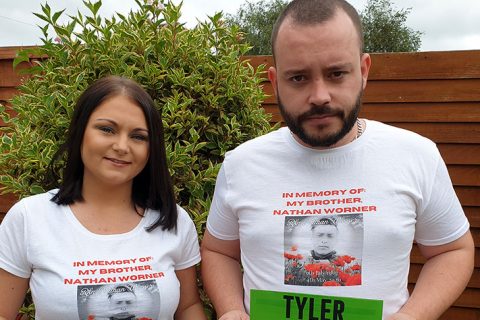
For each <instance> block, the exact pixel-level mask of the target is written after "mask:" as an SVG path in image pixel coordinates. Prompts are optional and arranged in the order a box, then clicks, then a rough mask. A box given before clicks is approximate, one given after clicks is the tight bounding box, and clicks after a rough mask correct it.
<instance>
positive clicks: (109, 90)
mask: <svg viewBox="0 0 480 320" xmlns="http://www.w3.org/2000/svg"><path fill="white" fill-rule="evenodd" d="M117 95H122V96H126V97H128V98H130V99H132V100H133V101H134V102H135V103H136V104H137V105H138V106H139V107H140V108H141V109H142V110H143V114H144V115H145V119H146V122H147V126H148V132H149V135H148V136H149V139H148V141H149V157H148V161H147V164H146V165H145V168H143V170H142V171H141V172H140V173H139V174H138V175H137V176H136V177H135V178H134V179H133V186H132V201H133V203H134V204H135V205H136V206H137V207H140V208H143V209H147V208H149V209H155V210H158V211H159V212H160V216H159V217H158V219H157V220H156V221H155V222H154V223H153V224H152V225H150V226H149V227H148V228H147V231H151V230H153V229H155V228H156V227H158V226H160V227H162V229H163V230H165V229H167V230H171V229H175V228H176V226H177V215H178V213H177V208H176V202H175V195H174V192H173V186H172V182H171V177H170V173H169V171H168V168H167V157H166V151H165V142H164V135H163V124H162V119H161V114H160V112H159V111H158V110H157V109H156V108H155V104H154V102H153V100H152V98H151V97H150V95H149V94H148V93H147V92H146V91H145V90H144V89H143V88H142V87H140V85H138V84H137V83H136V82H134V81H132V80H130V79H126V78H122V77H118V76H108V77H105V78H101V79H99V80H97V81H95V82H94V83H93V84H92V85H90V86H89V87H88V88H87V89H86V90H85V91H84V92H83V93H82V95H81V96H80V98H79V99H78V101H77V104H76V106H75V111H74V113H73V117H72V120H71V122H70V127H69V129H68V135H67V140H66V141H65V143H63V144H62V145H61V146H60V148H59V150H58V151H57V152H56V153H55V155H54V157H53V159H52V161H51V162H50V165H49V169H48V174H47V177H48V183H47V184H48V185H49V187H54V186H53V183H56V182H57V181H59V180H61V181H62V182H61V185H60V187H59V191H58V193H57V194H56V195H55V196H54V197H53V198H52V201H53V202H55V203H57V204H59V205H69V204H72V203H74V202H75V201H83V196H82V186H83V171H84V166H83V162H82V157H81V152H80V150H81V145H82V141H83V136H84V133H85V127H86V126H87V123H88V119H89V118H90V115H91V114H92V112H93V111H94V110H95V109H96V108H97V107H98V106H99V105H100V104H101V103H102V102H104V101H105V100H106V99H108V98H111V97H113V96H117ZM65 153H66V155H67V157H66V165H65V167H64V169H63V172H62V179H60V177H59V176H58V174H57V173H56V170H55V163H56V161H58V159H60V158H61V157H62V155H63V154H65Z"/></svg>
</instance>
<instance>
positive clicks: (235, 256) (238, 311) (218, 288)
mask: <svg viewBox="0 0 480 320" xmlns="http://www.w3.org/2000/svg"><path fill="white" fill-rule="evenodd" d="M201 252H202V264H201V266H202V268H201V270H202V279H203V285H204V287H205V290H206V292H207V295H208V296H209V298H210V300H211V301H212V303H213V305H214V307H215V310H216V312H217V315H218V316H219V319H220V320H248V319H249V317H248V315H247V314H246V312H245V307H244V305H243V285H242V270H241V267H240V241H239V240H232V241H230V240H220V239H217V238H215V237H214V236H212V235H211V234H210V233H209V232H208V230H206V231H205V235H204V237H203V241H202V247H201Z"/></svg>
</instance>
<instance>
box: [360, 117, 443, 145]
mask: <svg viewBox="0 0 480 320" xmlns="http://www.w3.org/2000/svg"><path fill="white" fill-rule="evenodd" d="M368 127H370V129H371V130H372V131H371V137H372V139H373V140H377V141H378V142H381V141H382V140H383V141H385V142H386V143H387V144H389V145H392V146H395V147H397V148H398V147H406V148H409V149H410V148H419V149H424V148H427V149H435V148H436V145H435V143H434V142H433V141H432V140H430V139H429V138H427V137H424V136H422V135H420V134H418V133H416V132H413V131H410V130H408V129H404V128H400V127H397V126H393V125H389V124H385V123H382V122H378V121H374V120H368V121H367V130H368Z"/></svg>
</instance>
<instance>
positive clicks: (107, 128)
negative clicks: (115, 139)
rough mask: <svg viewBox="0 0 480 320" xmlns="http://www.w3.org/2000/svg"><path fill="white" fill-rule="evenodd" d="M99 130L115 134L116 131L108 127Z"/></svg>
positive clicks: (100, 127)
mask: <svg viewBox="0 0 480 320" xmlns="http://www.w3.org/2000/svg"><path fill="white" fill-rule="evenodd" d="M97 128H98V130H100V131H103V132H105V133H113V132H114V130H113V128H112V127H107V126H98V127H97Z"/></svg>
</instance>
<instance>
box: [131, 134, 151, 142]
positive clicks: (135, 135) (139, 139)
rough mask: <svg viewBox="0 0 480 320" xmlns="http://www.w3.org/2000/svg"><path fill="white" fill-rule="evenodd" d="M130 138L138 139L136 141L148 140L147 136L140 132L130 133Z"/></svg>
mask: <svg viewBox="0 0 480 320" xmlns="http://www.w3.org/2000/svg"><path fill="white" fill-rule="evenodd" d="M132 139H134V140H138V141H148V137H147V136H144V135H142V134H134V135H132Z"/></svg>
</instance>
